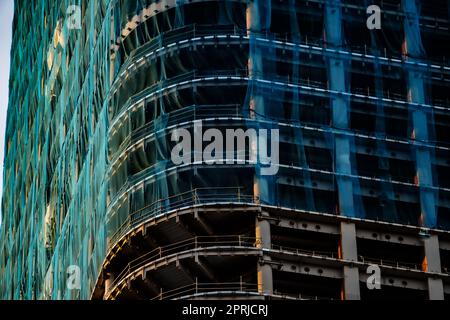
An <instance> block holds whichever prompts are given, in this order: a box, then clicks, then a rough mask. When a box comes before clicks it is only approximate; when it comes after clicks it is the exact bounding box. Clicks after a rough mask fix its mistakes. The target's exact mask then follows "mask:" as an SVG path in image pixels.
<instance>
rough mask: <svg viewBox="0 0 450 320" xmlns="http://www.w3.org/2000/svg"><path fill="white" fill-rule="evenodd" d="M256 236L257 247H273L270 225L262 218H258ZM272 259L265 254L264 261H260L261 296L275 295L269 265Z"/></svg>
mask: <svg viewBox="0 0 450 320" xmlns="http://www.w3.org/2000/svg"><path fill="white" fill-rule="evenodd" d="M255 236H256V241H257V242H256V243H257V247H258V248H260V249H270V248H271V247H272V242H271V233H270V223H269V221H268V220H265V219H264V218H262V217H256V221H255ZM270 260H271V258H270V257H269V256H266V255H264V254H263V256H262V260H260V261H258V267H257V273H258V292H259V293H261V294H273V276H272V267H271V265H270V264H269V263H267V262H270Z"/></svg>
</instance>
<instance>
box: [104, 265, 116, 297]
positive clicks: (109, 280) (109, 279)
mask: <svg viewBox="0 0 450 320" xmlns="http://www.w3.org/2000/svg"><path fill="white" fill-rule="evenodd" d="M113 282H114V274H113V273H111V272H107V273H106V274H105V292H104V294H103V300H106V295H107V294H108V292H110V291H111V289H112V284H113Z"/></svg>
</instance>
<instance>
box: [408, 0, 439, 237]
mask: <svg viewBox="0 0 450 320" xmlns="http://www.w3.org/2000/svg"><path fill="white" fill-rule="evenodd" d="M402 10H403V12H404V14H405V19H404V22H403V26H404V30H405V36H404V44H403V54H404V56H405V59H407V60H414V58H420V57H422V56H423V54H424V53H423V48H422V41H421V37H420V25H419V16H420V13H419V10H418V8H417V4H416V0H403V1H402ZM406 73H407V81H408V102H409V103H414V104H419V106H414V107H412V106H410V108H414V109H412V110H411V111H410V112H411V118H412V126H413V132H412V133H411V137H412V139H414V140H417V141H428V140H429V132H428V124H429V121H430V120H431V119H430V117H431V115H428V114H427V111H426V110H424V109H423V107H421V106H420V105H422V104H425V103H426V101H425V84H424V80H423V74H422V72H420V71H417V70H408V69H407V70H406ZM414 148H415V150H414V152H415V156H416V184H417V185H418V186H419V188H420V204H421V218H420V223H421V225H423V226H426V227H430V228H433V227H435V226H436V222H437V214H436V199H435V194H434V191H433V190H431V189H430V187H431V186H433V173H432V164H431V163H432V161H431V153H430V151H429V150H428V149H426V148H422V147H420V146H414Z"/></svg>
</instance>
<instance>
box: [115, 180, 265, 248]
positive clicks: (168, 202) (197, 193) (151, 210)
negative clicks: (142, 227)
mask: <svg viewBox="0 0 450 320" xmlns="http://www.w3.org/2000/svg"><path fill="white" fill-rule="evenodd" d="M242 191H243V190H242V188H240V187H223V188H196V189H193V190H190V191H186V192H183V193H180V194H177V195H174V196H170V197H167V198H164V199H159V200H156V201H154V202H153V203H152V204H150V205H147V206H144V207H142V208H141V209H139V210H136V211H134V212H132V213H130V214H129V215H128V216H127V219H126V220H125V221H124V222H123V223H122V225H121V226H120V227H119V228H118V229H117V231H116V232H115V233H114V234H113V235H112V236H111V238H110V240H109V245H110V246H111V245H112V244H114V243H116V242H117V240H118V239H120V237H122V236H123V235H124V234H126V233H127V232H128V231H129V230H131V229H132V228H134V227H135V226H137V225H139V224H140V223H142V222H143V221H145V220H147V219H150V218H153V217H157V216H160V215H162V214H164V213H167V212H170V211H173V210H177V209H181V208H183V207H190V206H195V205H200V204H207V203H222V204H223V203H255V202H258V198H255V197H254V196H251V195H246V194H244V193H243V192H242Z"/></svg>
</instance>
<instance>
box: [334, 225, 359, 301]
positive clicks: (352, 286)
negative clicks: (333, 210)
mask: <svg viewBox="0 0 450 320" xmlns="http://www.w3.org/2000/svg"><path fill="white" fill-rule="evenodd" d="M340 227H341V239H340V242H339V255H340V258H341V259H343V260H346V261H354V262H356V261H358V250H357V245H356V228H355V224H354V223H347V222H341V226H340ZM341 298H342V299H343V300H360V299H361V294H360V289H359V270H358V267H353V266H351V265H346V266H344V283H343V287H342V292H341Z"/></svg>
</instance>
